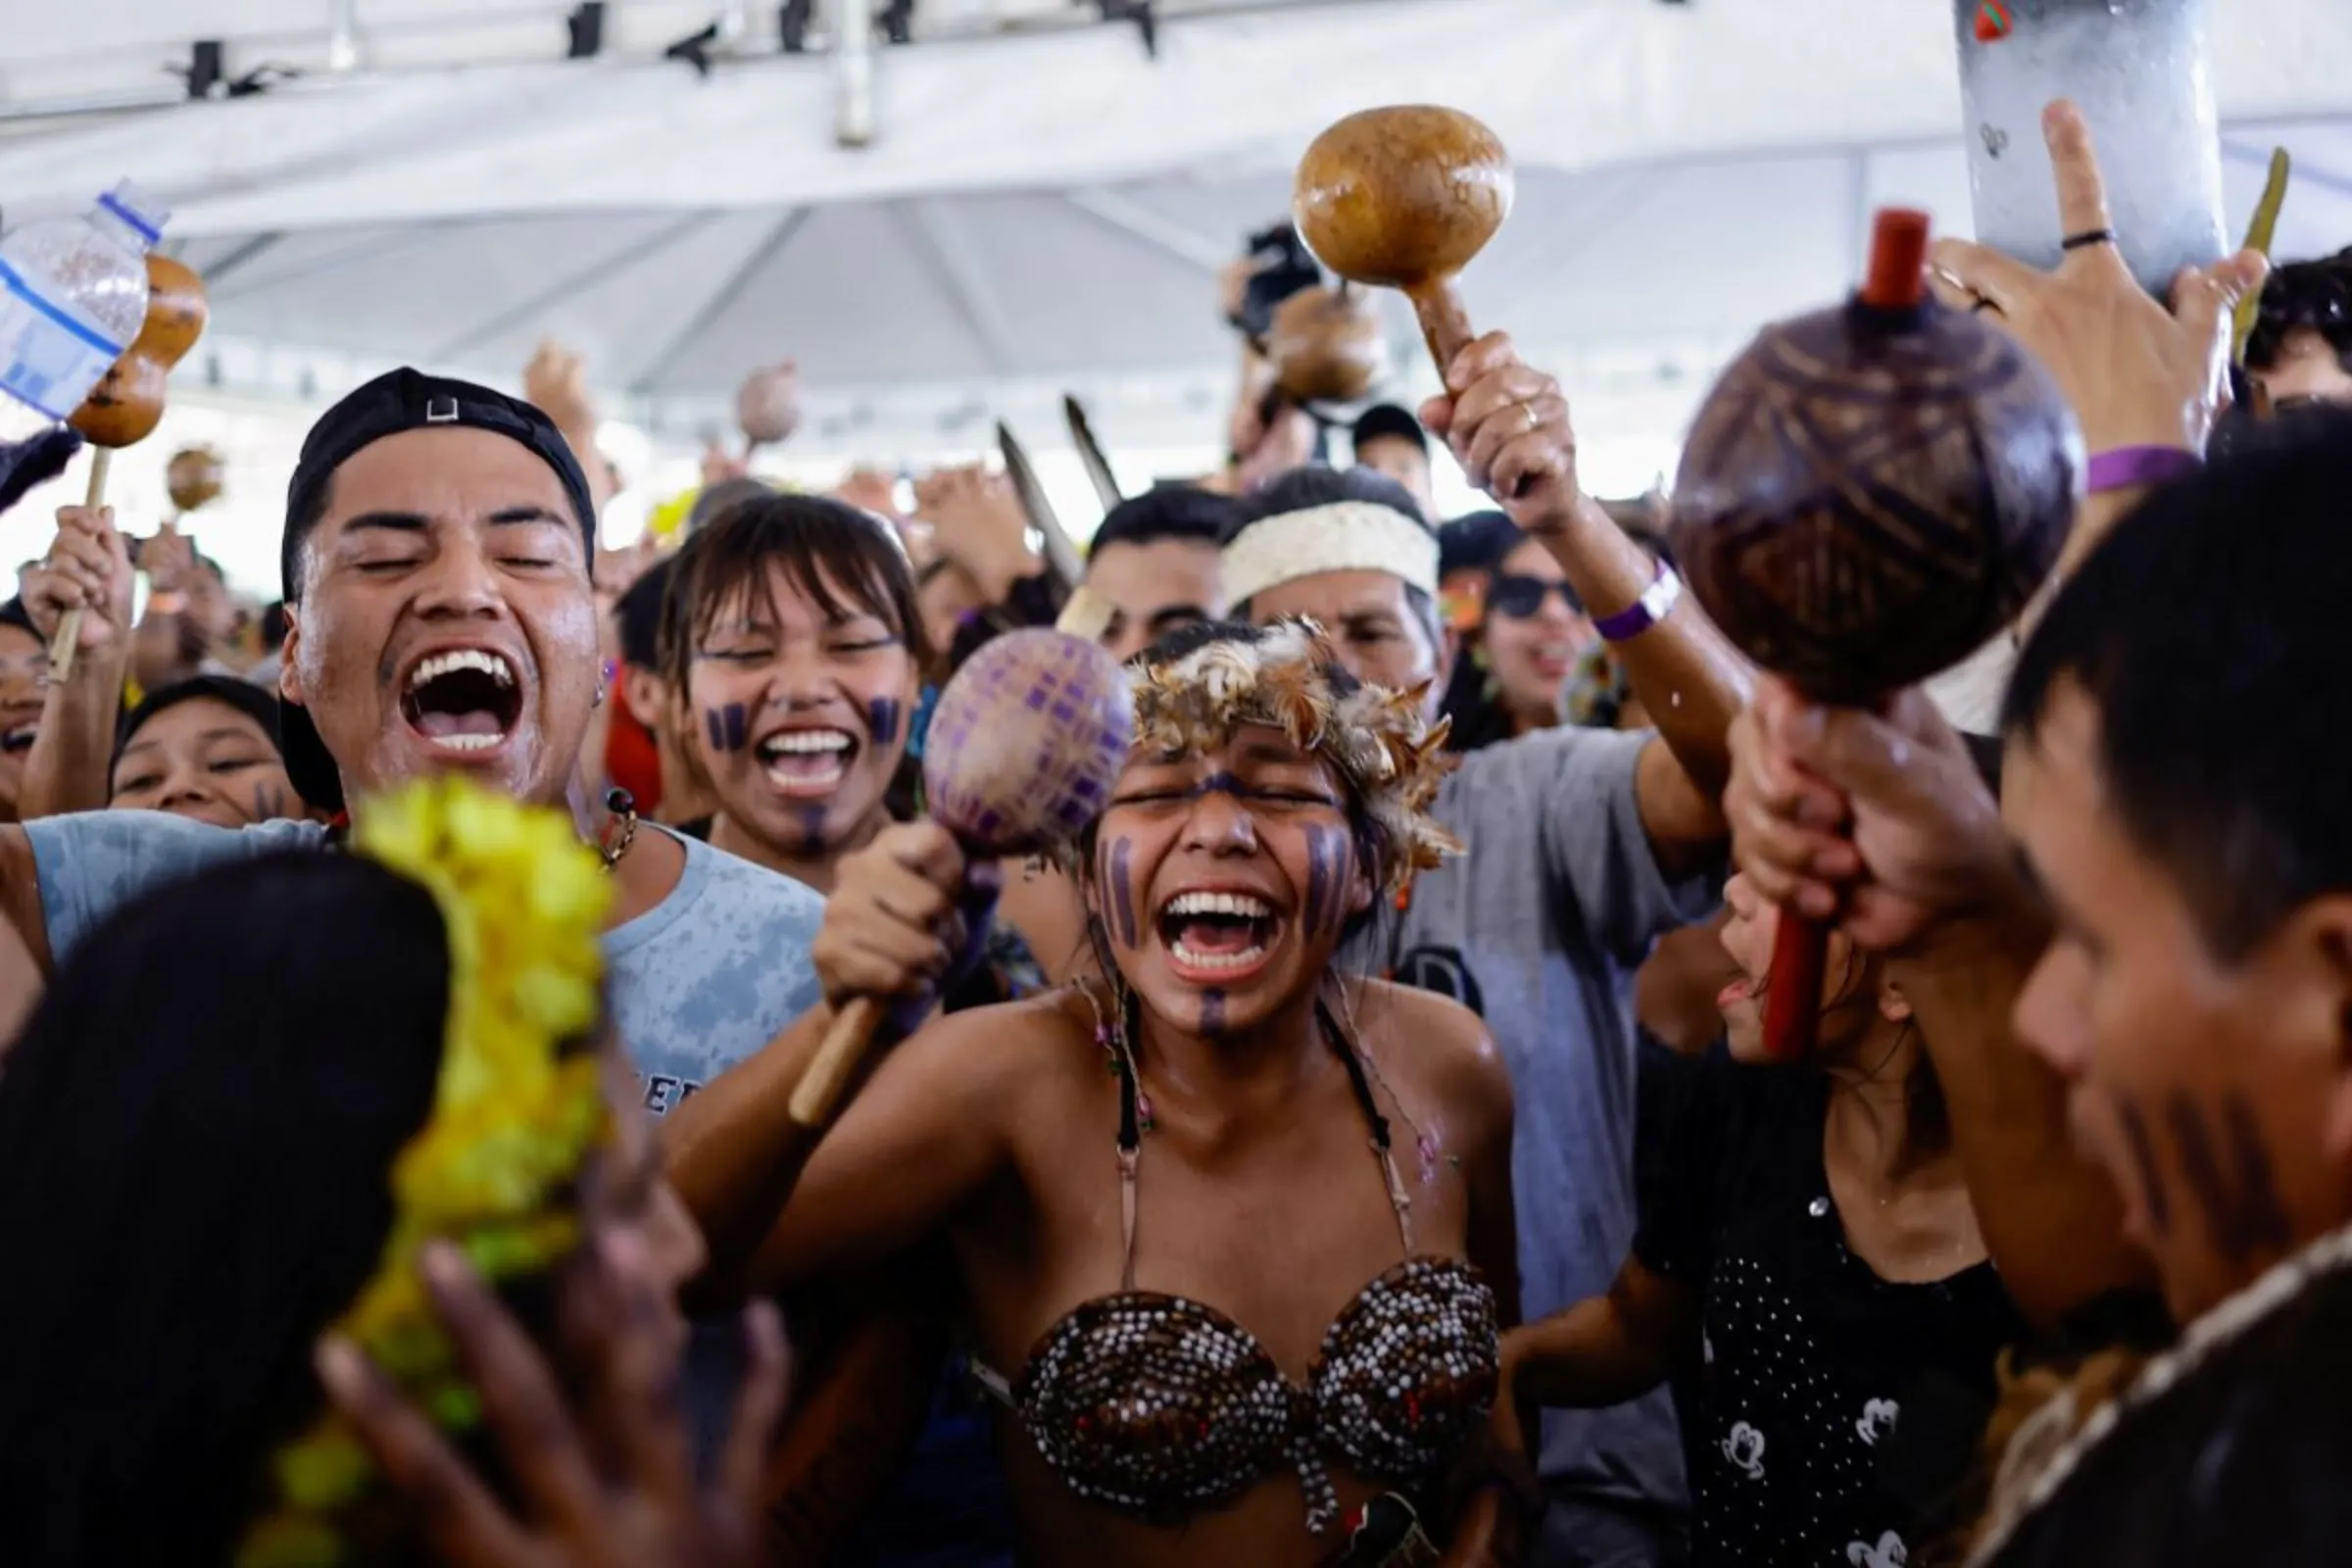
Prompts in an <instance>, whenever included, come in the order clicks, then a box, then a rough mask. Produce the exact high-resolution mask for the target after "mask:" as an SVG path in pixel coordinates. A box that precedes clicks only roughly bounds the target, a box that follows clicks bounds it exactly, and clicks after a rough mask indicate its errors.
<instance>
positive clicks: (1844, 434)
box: [1668, 211, 2084, 1056]
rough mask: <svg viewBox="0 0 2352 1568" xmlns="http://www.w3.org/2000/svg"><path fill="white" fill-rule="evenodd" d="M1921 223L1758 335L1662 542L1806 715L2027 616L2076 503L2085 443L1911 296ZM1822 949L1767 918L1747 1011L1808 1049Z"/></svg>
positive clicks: (1961, 654) (1861, 701) (1994, 354)
mask: <svg viewBox="0 0 2352 1568" xmlns="http://www.w3.org/2000/svg"><path fill="white" fill-rule="evenodd" d="M1927 235H1928V222H1927V216H1926V215H1925V214H1924V213H1915V212H1905V211H1889V212H1886V213H1882V214H1881V215H1880V216H1879V220H1878V222H1877V226H1876V232H1875V238H1874V242H1873V245H1872V251H1871V264H1870V272H1869V277H1868V280H1867V282H1866V283H1865V284H1864V286H1863V288H1862V290H1861V292H1860V293H1859V294H1858V295H1856V296H1855V298H1854V299H1853V300H1852V301H1850V302H1849V303H1847V304H1846V305H1843V306H1840V307H1838V308H1836V309H1833V310H1828V311H1822V312H1818V313H1815V314H1813V315H1810V316H1802V317H1798V318H1796V319H1793V320H1789V321H1783V322H1781V323H1779V324H1777V325H1774V326H1770V327H1767V328H1765V330H1764V332H1763V333H1762V334H1761V335H1760V336H1758V337H1757V339H1756V340H1755V342H1754V343H1752V344H1750V345H1749V346H1748V348H1747V350H1746V351H1745V352H1744V353H1742V354H1741V355H1740V357H1739V358H1738V359H1737V360H1735V361H1734V362H1733V363H1732V365H1731V368H1728V369H1727V370H1725V371H1724V373H1723V376H1722V378H1721V379H1720V380H1719V381H1717V383H1716V385H1715V388H1714V390H1713V391H1712V392H1710V393H1709V394H1708V395H1707V399H1706V401H1705V403H1704V404H1703V405H1702V406H1701V407H1700V409H1699V412H1698V417H1697V419H1696V421H1695V422H1694V424H1693V425H1692V427H1691V436H1690V440H1689V441H1688V442H1687V443H1686V445H1685V446H1684V449H1683V462H1682V467H1681V470H1680V472H1679V474H1678V475H1677V477H1676V480H1675V487H1674V497H1673V515H1672V518H1671V521H1670V523H1669V526H1668V538H1669V542H1670V544H1671V545H1672V548H1673V550H1674V555H1675V559H1676V560H1677V562H1678V563H1680V564H1681V567H1682V570H1683V573H1684V575H1685V577H1686V578H1687V579H1688V581H1689V583H1690V585H1691V593H1692V594H1693V595H1694V596H1695V597H1696V598H1697V600H1698V602H1699V604H1700V605H1701V606H1703V607H1704V608H1705V610H1706V612H1707V613H1708V614H1709V615H1710V616H1711V617H1713V619H1714V621H1715V623H1716V625H1717V626H1719V627H1720V628H1722V630H1723V633H1724V635H1725V636H1727V637H1728V638H1730V639H1731V641H1732V642H1733V643H1734V644H1735V645H1736V646H1738V647H1739V648H1740V651H1741V652H1743V653H1745V654H1746V655H1747V656H1748V657H1749V658H1750V659H1752V660H1754V661H1755V662H1756V663H1757V664H1759V665H1761V666H1762V667H1763V668H1766V669H1769V670H1772V671H1774V672H1775V673H1777V674H1780V675H1783V676H1786V677H1788V678H1789V680H1790V681H1792V682H1794V683H1795V685H1796V686H1797V687H1798V688H1799V689H1800V690H1801V691H1803V692H1804V693H1805V694H1806V695H1807V696H1808V697H1811V698H1813V699H1814V700H1816V701H1819V702H1824V703H1830V704H1835V705H1839V706H1846V707H1868V706H1871V705H1874V704H1876V703H1878V702H1881V701H1883V700H1884V699H1885V698H1886V697H1887V696H1888V695H1889V694H1891V693H1894V692H1897V691H1900V690H1902V689H1903V688H1904V687H1906V686H1911V685H1914V684H1916V683H1918V682H1920V681H1922V680H1925V679H1927V678H1928V677H1929V676H1931V675H1934V674H1936V673H1937V672H1938V671H1940V670H1943V669H1945V668H1948V667H1949V666H1951V665H1952V664H1955V663H1957V662H1960V661H1961V660H1963V659H1965V658H1967V657H1968V656H1969V655H1970V654H1972V653H1974V652H1975V651H1976V650H1977V649H1978V648H1980V647H1982V646H1983V645H1984V644H1985V642H1986V641H1987V640H1989V639H1990V638H1991V637H1993V636H1994V635H1995V634H1996V633H1998V632H1999V631H2000V630H2001V629H2002V628H2003V627H2005V626H2008V625H2009V624H2011V623H2012V622H2013V621H2014V620H2015V619H2016V617H2017V615H2018V613H2020V612H2021V611H2022V610H2024V608H2025V607H2026V605H2027V603H2028V602H2029V601H2030V600H2031V599H2032V598H2033V596H2034V592H2035V590H2036V589H2038V588H2039V587H2040V585H2041V583H2042V581H2043V580H2044V579H2045V578H2046V577H2047V576H2048V575H2049V571H2050V568H2051V567H2052V566H2053V565H2054V564H2056V563H2057V560H2058V552H2059V549H2060V547H2061V546H2062V545H2063V544H2064V543H2065V540H2066V534H2067V530H2068V528H2069V527H2070V526H2071V525H2072V523H2073V519H2074V515H2075V509H2076V507H2077V505H2078V504H2079V503H2080V501H2081V498H2082V475H2083V469H2084V462H2083V455H2082V432H2081V430H2080V429H2079V428H2078V427H2077V425H2076V423H2075V417H2074V414H2073V412H2072V411H2071V410H2070V409H2069V408H2068V406H2067V403H2066V400H2065V398H2064V396H2063V395H2062V394H2061V393H2060V392H2059V390H2058V387H2057V384H2056V383H2055V382H2054V381H2052V380H2051V379H2050V377H2049V374H2048V373H2047V372H2046V371H2045V370H2043V369H2042V368H2041V367H2040V365H2039V364H2038V363H2036V362H2035V361H2034V358H2033V357H2032V356H2031V355H2030V354H2028V353H2027V352H2026V351H2025V350H2024V349H2023V348H2022V347H2020V346H2019V345H2018V343H2017V342H2016V341H2015V340H2014V339H2013V338H2011V337H2009V336H2008V335H2007V334H2006V333H2004V332H2002V331H2000V330H1999V329H1998V328H1996V327H1993V326H1990V325H1988V324H1986V323H1985V321H1983V320H1981V319H1978V318H1977V317H1974V316H1970V315H1964V314H1961V313H1958V312H1953V311H1947V310H1945V309H1944V308H1942V307H1941V306H1939V305H1937V304H1936V302H1935V301H1934V300H1932V299H1930V298H1928V297H1927V296H1926V288H1925V272H1924V267H1925V262H1926V251H1927ZM1827 942H1828V935H1827V931H1826V929H1825V928H1823V927H1821V926H1820V925H1818V924H1816V923H1814V922H1811V921H1808V920H1804V919H1800V918H1797V917H1795V916H1794V915H1793V914H1791V913H1785V914H1784V917H1783V920H1782V924H1781V934H1780V939H1779V944H1778V946H1777V948H1776V949H1775V952H1774V954H1773V969H1772V976H1771V980H1770V984H1769V988H1768V990H1767V993H1766V1001H1765V1020H1764V1033H1765V1040H1766V1045H1767V1048H1768V1049H1769V1050H1770V1051H1771V1052H1772V1053H1773V1054H1776V1055H1783V1056H1789V1055H1798V1054H1804V1053H1805V1052H1807V1051H1809V1050H1810V1049H1811V1046H1812V1043H1813V1038H1814V1033H1815V1028H1816V1025H1817V1023H1818V1019H1819V1012H1820V996H1821V981H1822V968H1823V964H1824V962H1825V955H1826V952H1827Z"/></svg>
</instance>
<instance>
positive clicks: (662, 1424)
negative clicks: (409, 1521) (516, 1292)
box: [318, 1231, 798, 1568]
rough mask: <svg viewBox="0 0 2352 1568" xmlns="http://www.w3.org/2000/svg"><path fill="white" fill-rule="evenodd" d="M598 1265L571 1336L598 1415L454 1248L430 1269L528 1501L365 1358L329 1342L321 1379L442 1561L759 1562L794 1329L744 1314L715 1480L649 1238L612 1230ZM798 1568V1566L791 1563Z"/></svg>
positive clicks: (757, 1311) (573, 1318)
mask: <svg viewBox="0 0 2352 1568" xmlns="http://www.w3.org/2000/svg"><path fill="white" fill-rule="evenodd" d="M597 1261H598V1266H596V1267H586V1266H578V1267H574V1268H572V1269H571V1270H569V1271H568V1272H567V1274H566V1277H565V1279H564V1285H563V1291H564V1301H563V1314H562V1315H563V1317H564V1325H565V1328H566V1331H567V1334H568V1336H569V1337H570V1338H572V1339H573V1340H574V1341H575V1342H577V1343H579V1345H580V1348H582V1349H583V1350H584V1351H585V1354H584V1355H583V1356H582V1359H583V1360H585V1361H586V1362H587V1363H588V1365H587V1368H586V1371H587V1374H588V1387H587V1388H586V1389H585V1391H584V1395H585V1405H586V1408H585V1409H583V1408H580V1407H575V1406H572V1405H569V1404H567V1403H566V1402H565V1399H564V1393H563V1390H562V1388H561V1386H560V1385H559V1382H558V1380H557V1377H556V1375H555V1373H554V1372H553V1370H552V1369H551V1368H550V1367H549V1365H548V1362H547V1359H546V1357H545V1356H544V1355H543V1354H542V1353H541V1351H540V1349H539V1347H538V1346H536V1345H535V1344H533V1343H532V1341H531V1339H530V1337H529V1336H528V1335H526V1334H525V1333H524V1332H523V1329H522V1327H521V1325H520V1324H518V1323H516V1322H515V1318H514V1317H513V1315H512V1314H511V1313H509V1312H508V1311H507V1309H506V1308H505V1307H504V1306H503V1305H501V1304H500V1302H499V1300H498V1299H497V1298H496V1297H495V1296H494V1295H492V1294H491V1292H490V1291H489V1290H488V1289H487V1288H486V1287H485V1286H484V1285H483V1284H482V1282H481V1280H480V1279H479V1278H478V1277H477V1276H476V1275H475V1274H474V1273H473V1271H472V1270H471V1269H470V1268H468V1267H467V1266H466V1262H465V1259H464V1258H463V1256H462V1255H461V1254H460V1253H459V1252H458V1250H456V1249H455V1248H453V1247H449V1246H447V1245H446V1244H444V1245H441V1246H438V1247H436V1248H434V1249H432V1250H429V1251H428V1253H427V1255H426V1259H425V1275H426V1279H427V1281H428V1282H429V1284H430V1285H431V1288H432V1292H433V1298H434V1303H435V1306H436V1308H437V1309H438V1311H439V1313H440V1317H441V1321H442V1323H443V1326H444V1327H446V1328H447V1330H448V1331H449V1335H450V1339H451V1341H452V1343H453V1344H454V1345H455V1346H456V1348H457V1352H458V1356H459V1358H460V1361H461V1363H462V1364H463V1365H464V1367H465V1369H466V1375H467V1377H468V1378H469V1379H470V1380H471V1381H472V1384H473V1387H474V1388H475V1390H476V1391H478V1393H479V1395H480V1397H481V1407H482V1414H483V1416H484V1419H485V1422H486V1425H487V1427H488V1430H489V1432H490V1435H491V1436H492V1437H493V1438H494V1439H495V1440H496V1442H497V1444H498V1447H499V1450H500V1453H501V1456H502V1457H503V1459H504V1460H505V1468H506V1470H507V1472H508V1474H509V1475H510V1476H511V1477H512V1479H513V1483H514V1485H513V1496H514V1501H515V1506H509V1504H508V1503H507V1502H505V1501H502V1500H501V1499H500V1497H499V1496H498V1495H495V1494H494V1493H493V1492H492V1490H491V1489H490V1487H489V1486H488V1485H486V1484H485V1483H484V1480H483V1478H482V1477H481V1475H479V1474H478V1473H477V1472H476V1471H475V1470H474V1468H473V1467H472V1466H471V1465H469V1464H467V1463H466V1460H465V1459H464V1458H462V1457H460V1455H459V1454H458V1452H457V1450H456V1449H455V1448H453V1447H452V1446H450V1444H449V1442H448V1441H447V1440H446V1439H445V1438H444V1437H443V1436H442V1435H441V1433H440V1432H439V1431H438V1430H437V1429H436V1428H435V1427H434V1425H433V1424H432V1422H431V1421H429V1420H427V1419H426V1418H425V1416H424V1415H423V1414H422V1413H421V1412H420V1411H418V1410H417V1408H416V1407H415V1406H413V1405H411V1404H410V1403H409V1402H408V1401H407V1400H406V1399H404V1398H403V1397H401V1396H400V1394H399V1393H398V1392H397V1391H396V1390H395V1389H394V1388H393V1386H392V1385H391V1384H390V1383H389V1382H388V1381H387V1380H386V1379H385V1378H384V1377H383V1375H382V1374H381V1373H379V1372H378V1371H377V1370H376V1369H375V1368H374V1367H373V1366H372V1365H371V1364H370V1363H369V1362H368V1359H367V1357H366V1356H364V1355H363V1354H362V1353H361V1352H360V1351H359V1349H358V1348H355V1347H354V1346H352V1345H351V1344H349V1343H348V1342H346V1341H341V1340H329V1341H327V1342H325V1343H324V1344H322V1345H321V1346H320V1348H319V1355H318V1365H319V1380H320V1382H322V1383H323V1384H324V1385H325V1387H326V1391H327V1395H328V1397H329V1398H331V1399H332V1400H333V1401H334V1404H335V1407H336V1408H337V1409H338V1410H340V1411H341V1412H342V1414H343V1416H344V1418H345V1419H346V1420H347V1421H349V1422H350V1423H351V1425H352V1427H353V1429H354V1431H355V1432H357V1433H358V1435H359V1437H360V1439H361V1441H362V1442H364V1443H366V1444H367V1445H368V1447H369V1449H370V1450H372V1452H373V1453H374V1455H375V1460H376V1463H377V1465H378V1466H379V1467H380V1468H381V1469H382V1471H383V1474H384V1477H385V1479H386V1481H387V1482H388V1483H389V1484H390V1485H391V1487H392V1488H393V1490H394V1491H396V1492H397V1493H399V1494H400V1495H402V1496H403V1497H404V1498H405V1499H406V1501H407V1503H408V1506H409V1510H410V1513H411V1516H412V1518H413V1520H414V1522H415V1524H416V1526H417V1529H418V1531H419V1532H420V1534H421V1535H422V1537H423V1539H424V1541H425V1544H427V1545H428V1546H429V1547H430V1548H431V1550H432V1552H433V1553H434V1556H435V1558H436V1560H438V1561H441V1562H446V1563H450V1564H454V1565H456V1568H755V1565H758V1564H760V1563H762V1562H763V1561H764V1557H763V1554H762V1551H761V1546H760V1532H759V1501H760V1481H761V1475H762V1471H763V1469H764V1465H765V1461H766V1458H767V1452H768V1446H769V1444H770V1442H771V1440H772V1439H773V1437H774V1434H775V1428H776V1422H777V1419H778V1417H779V1416H780V1415H781V1414H782V1412H783V1408H784V1389H785V1354H784V1337H783V1329H782V1326H781V1324H780V1322H779V1320H778V1318H777V1316H776V1311H775V1308H774V1307H773V1306H771V1305H769V1304H767V1303H765V1302H760V1303H758V1304H756V1305H754V1306H753V1307H752V1309H751V1310H750V1311H749V1312H747V1313H746V1314H745V1338H746V1342H747V1345H748V1348H749V1351H750V1354H749V1357H748V1362H749V1369H748V1372H747V1374H746V1376H745V1379H744V1382H743V1386H742V1388H741V1391H740V1393H739V1395H738V1397H737V1401H736V1406H735V1414H734V1422H733V1426H732V1428H731V1430H730V1431H729V1433H728V1435H727V1439H726V1444H725V1446H724V1448H723V1449H722V1450H721V1452H720V1455H719V1460H718V1464H717V1466H716V1468H715V1471H714V1473H713V1475H712V1477H711V1481H710V1482H709V1483H708V1484H705V1483H704V1482H702V1481H700V1480H698V1479H697V1477H696V1475H695V1459H694V1451H693V1446H692V1441H691V1438H690V1436H689V1434H688V1431H687V1422H686V1419H685V1414H684V1411H683V1409H682V1408H681V1406H680V1402H679V1396H678V1362H679V1353H680V1346H681V1339H680V1336H679V1334H678V1332H677V1325H676V1319H675V1317H674V1314H673V1313H672V1312H671V1310H670V1308H669V1306H668V1303H667V1302H666V1301H665V1300H663V1299H662V1291H661V1287H660V1285H659V1283H658V1282H657V1281H656V1279H655V1276H654V1271H653V1269H652V1266H651V1263H650V1260H649V1259H648V1257H647V1255H646V1252H645V1249H644V1246H643V1243H642V1242H641V1241H640V1240H639V1239H638V1238H636V1237H635V1236H634V1235H632V1234H631V1233H628V1232H626V1231H613V1232H609V1233H607V1234H606V1236H605V1237H604V1239H603V1241H602V1243H601V1245H600V1247H599V1250H598V1259H597ZM788 1568H798V1565H788Z"/></svg>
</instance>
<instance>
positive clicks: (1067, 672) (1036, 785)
mask: <svg viewBox="0 0 2352 1568" xmlns="http://www.w3.org/2000/svg"><path fill="white" fill-rule="evenodd" d="M1134 735H1135V711H1134V707H1133V702H1132V699H1131V698H1130V697H1129V695H1128V691H1127V678H1126V675H1125V674H1124V672H1122V671H1121V670H1120V668H1119V666H1118V664H1117V663H1116V662H1113V661H1112V659H1111V657H1110V656H1109V654H1107V653H1105V652H1104V651H1103V648H1102V647H1101V645H1099V644H1097V643H1095V642H1092V641H1089V640H1084V639H1081V638H1077V637H1072V636H1069V635H1067V634H1065V633H1063V632H1059V631H1054V630H1050V629H1047V628H1043V627H1034V628H1031V629H1029V630H1025V631H1016V632H1010V633H1007V634H1006V635H1005V636H1002V637H999V638H997V639H995V640H994V641H992V642H990V643H987V644H986V645H984V646H983V647H982V648H981V649H980V651H979V652H978V653H976V654H974V655H973V656H972V657H971V659H970V660H968V661H966V662H965V663H964V665H963V667H962V668H961V669H959V670H957V671H956V677H955V679H953V680H951V681H949V682H948V684H947V687H946V689H945V690H943V691H942V692H941V693H940V694H939V706H938V708H937V710H936V711H934V712H933V713H932V715H931V728H930V731H929V733H928V734H927V735H926V736H925V737H924V739H923V796H924V806H925V809H927V810H928V811H929V812H930V814H931V816H932V817H933V819H934V820H936V821H938V822H940V823H941V824H943V825H944V826H946V827H948V828H950V829H951V830H953V831H954V832H955V834H956V837H958V838H960V839H962V840H963V841H964V843H965V845H966V847H967V848H970V849H972V850H975V851H977V852H980V853H985V854H990V855H1021V854H1028V853H1031V852H1033V851H1035V850H1038V849H1040V848H1043V847H1044V846H1046V845H1048V844H1052V843H1055V842H1059V841H1061V840H1064V839H1068V838H1071V837H1074V836H1075V835H1076V834H1077V833H1078V832H1079V831H1080V830H1081V829H1083V828H1084V827H1085V826H1086V825H1087V824H1088V823H1090V822H1092V821H1093V820H1094V819H1095V818H1096V817H1097V816H1098V815H1100V814H1101V813H1102V810H1103V806H1104V804H1105V803H1106V802H1108V800H1109V799H1110V790H1111V786H1112V785H1114V784H1116V783H1117V782H1118V777H1119V770H1120V769H1121V768H1123V767H1125V766H1126V765H1127V749H1128V747H1129V745H1130V744H1131V743H1132V741H1133V739H1134Z"/></svg>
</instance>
